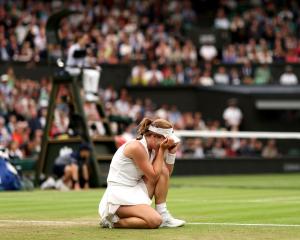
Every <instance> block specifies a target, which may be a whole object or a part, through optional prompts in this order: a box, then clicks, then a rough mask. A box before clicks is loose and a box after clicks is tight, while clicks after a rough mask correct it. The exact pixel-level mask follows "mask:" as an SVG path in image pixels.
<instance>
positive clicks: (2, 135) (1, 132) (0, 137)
mask: <svg viewBox="0 0 300 240" xmlns="http://www.w3.org/2000/svg"><path fill="white" fill-rule="evenodd" d="M10 140H11V135H10V134H9V131H8V129H7V127H6V124H5V118H4V117H1V116H0V145H3V146H6V145H7V144H8V143H9V142H10Z"/></svg>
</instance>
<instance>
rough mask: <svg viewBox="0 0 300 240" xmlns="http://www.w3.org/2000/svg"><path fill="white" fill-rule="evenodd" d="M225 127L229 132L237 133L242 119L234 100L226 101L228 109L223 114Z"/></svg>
mask: <svg viewBox="0 0 300 240" xmlns="http://www.w3.org/2000/svg"><path fill="white" fill-rule="evenodd" d="M223 119H224V121H225V125H226V127H227V128H228V129H229V130H231V131H238V130H239V129H240V125H241V122H242V119H243V114H242V112H241V110H240V108H239V107H238V105H237V100H236V99H229V100H228V107H227V108H226V109H225V110H224V112H223Z"/></svg>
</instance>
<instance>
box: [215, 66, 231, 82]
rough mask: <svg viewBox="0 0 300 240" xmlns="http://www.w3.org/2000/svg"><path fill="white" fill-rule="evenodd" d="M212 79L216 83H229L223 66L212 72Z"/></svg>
mask: <svg viewBox="0 0 300 240" xmlns="http://www.w3.org/2000/svg"><path fill="white" fill-rule="evenodd" d="M214 81H215V84H216V85H229V83H230V79H229V75H228V73H227V72H226V68H225V67H224V66H220V67H218V70H217V72H216V73H215V74H214Z"/></svg>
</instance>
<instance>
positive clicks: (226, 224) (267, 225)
mask: <svg viewBox="0 0 300 240" xmlns="http://www.w3.org/2000/svg"><path fill="white" fill-rule="evenodd" d="M187 224H189V225H223V226H250V227H251V226H253V227H300V224H272V223H206V222H191V223H187Z"/></svg>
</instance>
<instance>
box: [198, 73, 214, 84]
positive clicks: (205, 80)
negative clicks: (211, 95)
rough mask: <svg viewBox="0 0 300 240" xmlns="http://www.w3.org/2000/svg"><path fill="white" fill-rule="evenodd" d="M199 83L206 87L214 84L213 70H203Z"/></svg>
mask: <svg viewBox="0 0 300 240" xmlns="http://www.w3.org/2000/svg"><path fill="white" fill-rule="evenodd" d="M199 84H200V85H201V86H205V87H210V86H213V85H214V80H213V79H212V76H211V72H210V71H209V70H205V71H204V72H203V75H202V76H201V77H200V78H199Z"/></svg>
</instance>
